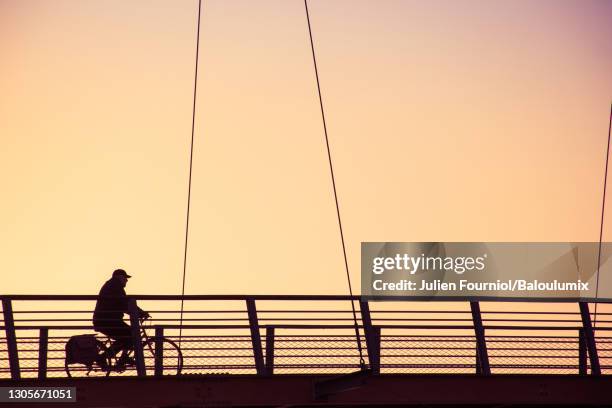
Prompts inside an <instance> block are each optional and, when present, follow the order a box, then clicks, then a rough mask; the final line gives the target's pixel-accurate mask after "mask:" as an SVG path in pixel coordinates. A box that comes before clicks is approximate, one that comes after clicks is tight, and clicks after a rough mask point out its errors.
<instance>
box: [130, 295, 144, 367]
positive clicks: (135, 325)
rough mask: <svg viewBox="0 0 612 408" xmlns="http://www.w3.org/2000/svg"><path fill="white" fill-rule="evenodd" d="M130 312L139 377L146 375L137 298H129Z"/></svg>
mask: <svg viewBox="0 0 612 408" xmlns="http://www.w3.org/2000/svg"><path fill="white" fill-rule="evenodd" d="M128 312H129V314H130V326H131V329H132V342H133V343H134V357H135V359H136V372H137V373H138V376H139V377H145V376H146V375H147V371H146V369H145V361H144V353H143V352H142V339H141V338H140V320H138V307H137V306H136V300H135V299H131V298H130V299H129V300H128Z"/></svg>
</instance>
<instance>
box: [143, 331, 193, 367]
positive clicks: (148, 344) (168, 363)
mask: <svg viewBox="0 0 612 408" xmlns="http://www.w3.org/2000/svg"><path fill="white" fill-rule="evenodd" d="M156 343H157V338H156V337H150V338H149V339H148V340H147V341H145V342H144V344H143V354H144V358H145V367H146V369H147V372H148V373H154V372H155V356H156V355H157V354H158V353H159V350H158V345H157V344H156ZM160 345H161V347H162V350H161V351H162V353H161V356H160V357H161V363H162V372H161V373H162V375H178V374H180V373H181V370H182V369H183V353H182V352H181V349H180V348H179V346H178V345H177V344H176V343H175V342H173V341H172V340H170V339H168V338H166V337H162V338H161V343H160Z"/></svg>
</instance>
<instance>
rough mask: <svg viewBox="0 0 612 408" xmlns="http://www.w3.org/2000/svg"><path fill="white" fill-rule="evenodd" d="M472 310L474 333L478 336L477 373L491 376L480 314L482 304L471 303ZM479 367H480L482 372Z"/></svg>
mask: <svg viewBox="0 0 612 408" xmlns="http://www.w3.org/2000/svg"><path fill="white" fill-rule="evenodd" d="M470 309H471V310H472V321H473V322H474V333H475V335H476V355H477V364H476V366H477V369H476V372H477V373H478V374H482V375H490V374H491V366H490V365H489V353H488V351H487V341H486V338H485V329H484V326H483V325H482V315H481V314H480V303H478V301H471V302H470ZM478 367H480V370H479V369H478Z"/></svg>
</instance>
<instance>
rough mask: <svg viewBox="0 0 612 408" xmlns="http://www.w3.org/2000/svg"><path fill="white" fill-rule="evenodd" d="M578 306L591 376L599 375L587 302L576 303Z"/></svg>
mask: <svg viewBox="0 0 612 408" xmlns="http://www.w3.org/2000/svg"><path fill="white" fill-rule="evenodd" d="M578 305H579V306H580V317H581V318H582V330H584V339H585V342H586V347H587V350H588V352H589V361H590V362H591V375H601V367H600V366H599V356H598V355H597V345H596V343H595V334H594V332H593V326H592V324H591V313H590V312H589V304H588V303H587V302H578Z"/></svg>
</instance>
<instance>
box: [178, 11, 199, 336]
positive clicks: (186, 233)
mask: <svg viewBox="0 0 612 408" xmlns="http://www.w3.org/2000/svg"><path fill="white" fill-rule="evenodd" d="M201 14H202V0H198V30H197V34H196V53H195V71H194V72H195V73H194V80H193V107H192V114H191V144H190V148H189V183H188V187H187V216H186V220H185V252H184V255H183V285H182V288H181V317H180V324H179V346H180V345H181V338H182V335H183V306H184V299H183V297H184V296H185V277H186V275H187V248H188V245H187V244H188V242H189V210H190V208H191V176H192V172H193V140H194V135H195V119H196V100H197V94H198V60H199V56H200V19H201Z"/></svg>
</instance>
